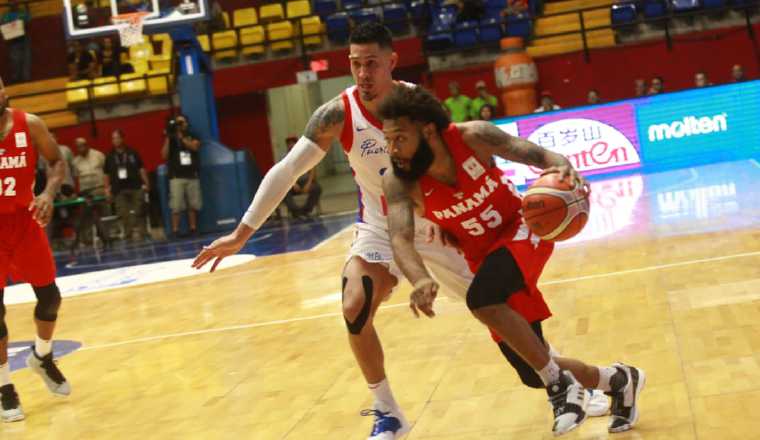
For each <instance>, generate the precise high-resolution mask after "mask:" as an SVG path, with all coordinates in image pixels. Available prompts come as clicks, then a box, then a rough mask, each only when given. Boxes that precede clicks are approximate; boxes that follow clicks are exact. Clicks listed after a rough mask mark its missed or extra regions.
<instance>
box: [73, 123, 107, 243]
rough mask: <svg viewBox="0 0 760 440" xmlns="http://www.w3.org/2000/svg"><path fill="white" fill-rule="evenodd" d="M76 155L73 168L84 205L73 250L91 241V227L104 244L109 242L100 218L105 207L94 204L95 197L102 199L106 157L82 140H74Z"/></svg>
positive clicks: (105, 210)
mask: <svg viewBox="0 0 760 440" xmlns="http://www.w3.org/2000/svg"><path fill="white" fill-rule="evenodd" d="M74 143H75V145H76V150H77V155H76V156H75V157H74V167H75V168H76V174H77V176H78V178H79V195H80V196H82V197H84V198H85V205H84V207H83V208H82V210H81V212H80V214H79V221H78V222H77V225H76V231H77V234H76V241H75V243H74V248H76V247H77V245H78V244H79V243H80V242H81V243H90V242H91V241H92V226H93V224H94V225H95V226H96V227H97V230H98V233H99V234H100V237H101V239H102V240H103V242H104V243H106V244H107V243H108V242H109V237H108V235H107V234H106V233H105V232H104V230H103V226H102V225H101V223H100V218H101V217H102V216H104V215H106V214H107V206H106V205H105V204H104V203H103V202H102V201H98V202H94V201H93V200H92V199H93V198H95V197H103V196H104V195H105V191H104V189H103V180H104V178H103V176H104V174H103V168H104V167H105V161H106V157H105V155H104V154H103V153H101V152H100V151H98V150H93V149H92V148H90V146H89V145H88V144H87V140H85V139H84V138H81V137H80V138H76V140H75V141H74Z"/></svg>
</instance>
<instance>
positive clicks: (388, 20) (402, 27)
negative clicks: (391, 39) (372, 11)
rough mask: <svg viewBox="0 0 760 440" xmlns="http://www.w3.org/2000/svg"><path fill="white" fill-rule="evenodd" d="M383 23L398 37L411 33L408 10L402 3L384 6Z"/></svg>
mask: <svg viewBox="0 0 760 440" xmlns="http://www.w3.org/2000/svg"><path fill="white" fill-rule="evenodd" d="M383 21H384V22H385V25H386V26H388V29H390V30H391V32H393V33H394V34H396V35H401V34H405V33H407V32H409V22H408V20H407V15H406V8H405V7H404V5H402V4H401V3H391V4H389V5H385V6H383Z"/></svg>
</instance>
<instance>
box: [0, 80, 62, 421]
mask: <svg viewBox="0 0 760 440" xmlns="http://www.w3.org/2000/svg"><path fill="white" fill-rule="evenodd" d="M7 103H8V99H7V97H6V95H5V87H4V85H3V81H2V79H1V78H0V404H1V410H0V418H2V419H3V421H4V422H13V421H17V420H22V419H23V418H24V412H23V410H22V409H21V403H20V402H19V398H18V394H17V393H16V390H15V388H14V387H13V384H12V383H11V380H10V366H9V365H8V328H7V327H6V325H5V306H4V305H3V288H4V287H5V284H6V281H7V279H8V277H9V276H10V277H11V278H12V279H13V280H15V281H24V282H28V283H30V284H31V285H32V288H33V289H34V294H35V296H37V306H36V307H35V309H34V322H35V324H36V326H37V338H36V340H35V343H34V346H33V347H32V352H31V353H30V354H29V357H28V358H27V359H26V364H27V366H29V367H30V368H31V369H32V370H33V371H35V372H36V373H37V374H39V375H40V376H42V379H43V380H44V381H45V385H47V387H48V389H49V390H50V391H51V392H52V393H53V394H57V395H64V396H65V395H68V394H69V393H70V392H71V388H70V386H69V383H68V382H67V381H66V379H65V378H64V377H63V374H61V371H60V370H59V369H58V367H57V366H56V364H55V362H53V352H52V345H53V343H52V339H53V331H54V329H55V322H56V319H57V317H58V308H59V306H60V304H61V294H60V292H59V290H58V287H57V286H56V284H55V262H54V261H53V255H52V253H51V251H50V245H49V244H48V241H47V236H46V235H45V231H44V229H43V228H44V227H45V226H46V225H47V224H48V222H50V218H51V217H52V215H53V199H54V197H55V194H56V193H57V192H58V188H59V187H60V185H61V183H62V182H63V179H64V177H65V173H66V169H65V166H66V165H65V164H64V162H63V160H61V153H60V150H59V149H58V145H57V144H56V142H55V141H54V140H53V139H52V137H51V136H50V132H48V129H47V126H45V123H44V122H43V121H42V120H41V119H40V118H38V117H37V116H35V115H32V114H29V113H24V112H23V111H21V110H18V109H12V108H9V107H8V106H7ZM38 153H39V154H40V155H42V157H44V158H45V159H46V160H47V162H48V164H49V165H50V172H49V176H48V181H47V185H46V187H45V190H44V191H43V192H42V193H41V194H40V195H38V196H37V197H35V196H34V193H33V192H32V191H33V188H34V178H35V170H36V165H37V154H38Z"/></svg>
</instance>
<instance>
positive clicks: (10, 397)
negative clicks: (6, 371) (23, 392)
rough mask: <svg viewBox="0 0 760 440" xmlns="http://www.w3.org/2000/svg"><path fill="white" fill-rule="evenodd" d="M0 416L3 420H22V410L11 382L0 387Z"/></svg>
mask: <svg viewBox="0 0 760 440" xmlns="http://www.w3.org/2000/svg"><path fill="white" fill-rule="evenodd" d="M0 417H2V419H3V422H16V421H19V420H24V410H23V409H21V402H20V401H19V399H18V393H16V388H14V387H13V384H12V383H9V384H7V385H3V386H1V387H0Z"/></svg>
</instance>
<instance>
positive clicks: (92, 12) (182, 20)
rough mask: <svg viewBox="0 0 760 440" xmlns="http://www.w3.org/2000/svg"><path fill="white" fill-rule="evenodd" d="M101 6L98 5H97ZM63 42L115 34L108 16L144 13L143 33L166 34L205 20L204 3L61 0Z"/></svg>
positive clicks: (204, 0) (187, 0) (188, 0)
mask: <svg viewBox="0 0 760 440" xmlns="http://www.w3.org/2000/svg"><path fill="white" fill-rule="evenodd" d="M98 5H102V6H98ZM63 6H64V15H63V19H64V26H63V27H64V31H65V32H66V39H80V38H94V37H103V36H107V35H112V34H116V33H117V32H118V27H119V26H123V25H115V24H113V22H112V17H114V16H117V15H121V14H125V13H131V12H147V13H148V15H147V16H146V18H145V21H144V23H143V32H144V33H146V34H154V33H159V32H168V30H169V29H171V28H172V27H175V26H177V25H182V24H189V23H193V22H196V21H202V20H207V19H208V17H209V12H210V11H209V8H208V3H207V0H63Z"/></svg>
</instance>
